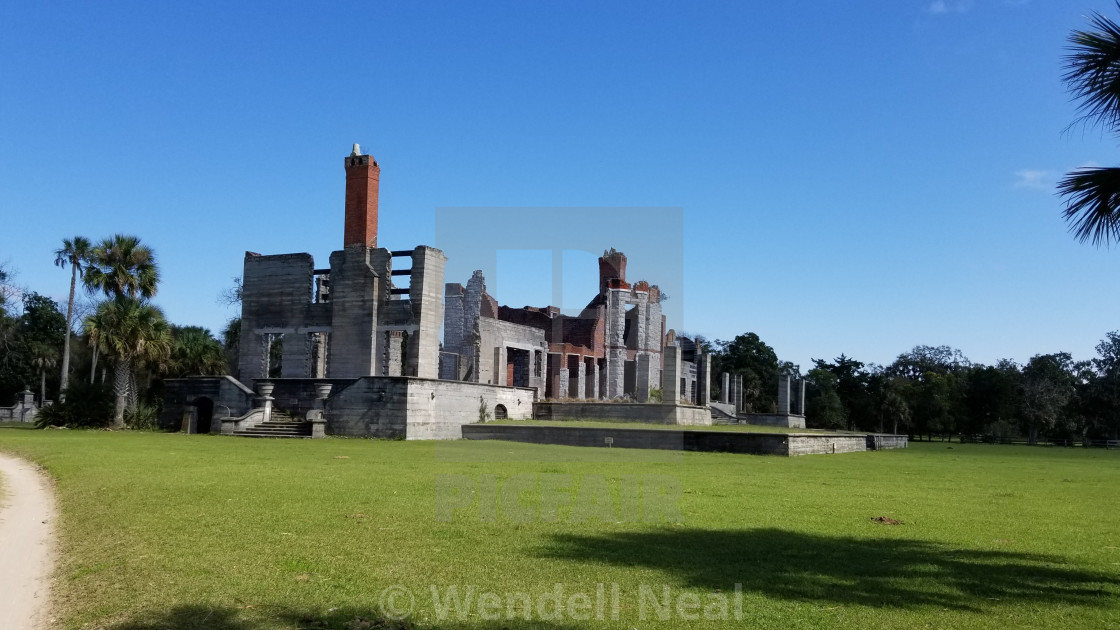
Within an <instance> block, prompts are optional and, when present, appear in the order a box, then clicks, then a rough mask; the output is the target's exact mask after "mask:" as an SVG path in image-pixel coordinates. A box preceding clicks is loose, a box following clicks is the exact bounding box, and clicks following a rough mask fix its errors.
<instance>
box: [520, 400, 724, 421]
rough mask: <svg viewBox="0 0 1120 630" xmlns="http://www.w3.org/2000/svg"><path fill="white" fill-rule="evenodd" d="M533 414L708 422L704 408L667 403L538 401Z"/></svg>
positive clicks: (709, 417) (547, 417) (543, 417)
mask: <svg viewBox="0 0 1120 630" xmlns="http://www.w3.org/2000/svg"><path fill="white" fill-rule="evenodd" d="M533 417H534V418H536V419H537V420H608V421H611V422H644V423H647V424H679V425H693V426H695V425H702V426H707V425H710V424H712V413H711V410H710V409H708V408H706V407H692V406H688V405H671V404H661V405H657V404H641V403H608V402H563V403H561V402H539V403H536V404H535V405H533Z"/></svg>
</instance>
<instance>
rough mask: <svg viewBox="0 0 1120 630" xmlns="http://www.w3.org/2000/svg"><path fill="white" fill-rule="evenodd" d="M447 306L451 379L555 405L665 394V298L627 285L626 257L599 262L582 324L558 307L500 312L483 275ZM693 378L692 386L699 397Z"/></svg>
mask: <svg viewBox="0 0 1120 630" xmlns="http://www.w3.org/2000/svg"><path fill="white" fill-rule="evenodd" d="M445 299H446V308H445V310H444V351H445V353H446V354H445V356H447V355H450V356H449V357H448V358H449V359H450V360H449V361H447V363H450V364H452V365H453V367H446V366H445V369H444V372H443V374H442V376H443V377H444V378H453V379H457V380H464V381H470V382H476V383H491V384H494V385H515V386H518V387H531V388H533V389H536V390H537V391H538V394H539V395H540V397H541V398H548V399H555V400H617V399H624V398H628V399H632V400H636V401H638V402H646V401H648V400H649V398H650V392H651V390H654V389H661V382H662V371H663V370H664V352H663V348H664V347H665V345H666V342H667V341H668V343H669V345H672V344H673V336H672V331H670V334H669V336H668V337H666V331H665V316H664V315H663V314H662V312H661V292H660V289H659V288H658V287H657V285H651V284H649V283H648V282H645V281H640V282H636V283H634V284H633V285H631V284H630V283H629V282H627V281H626V256H625V255H624V254H623V253H622V252H618V251H615V250H613V249H611V250H609V251H606V252H604V253H603V256H602V257H601V258H599V293H598V294H597V295H596V296H595V297H594V298H592V299H591V301H590V302H589V303H588V304H587V306H586V307H584V308H583V310H582V311H581V312H580V314H579V315H576V316H570V315H564V314H562V313H561V312H560V309H559V308H558V307H555V306H545V307H532V306H525V307H522V308H512V307H509V306H499V305H498V302H497V300H495V299H494V297H493V296H491V295H490V294H489V293H487V291H486V280H485V278H484V277H483V274H482V272H481V271H475V272H474V275H473V276H472V277H471V279H470V280H469V281H468V282H467V285H466V286H465V287H464V286H463V285H461V284H458V283H449V284H447V285H446V291H445ZM693 348H694V347H693ZM690 359H691V357H690ZM690 374H692V379H691V380H690V381H689V380H688V379H687V378H686V386H687V384H691V385H692V388H693V389H695V380H696V379H695V370H693V371H692V372H690ZM684 399H685V400H691V398H689V397H688V396H685V398H684Z"/></svg>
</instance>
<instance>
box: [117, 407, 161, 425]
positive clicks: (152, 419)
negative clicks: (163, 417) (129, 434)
mask: <svg viewBox="0 0 1120 630" xmlns="http://www.w3.org/2000/svg"><path fill="white" fill-rule="evenodd" d="M157 420H159V406H158V405H155V404H152V403H150V402H148V401H145V400H141V401H140V402H138V403H136V406H135V407H132V408H130V409H125V411H124V423H125V424H126V425H127V426H128V428H130V429H136V430H138V431H154V430H156V429H158V428H159V426H158V424H157Z"/></svg>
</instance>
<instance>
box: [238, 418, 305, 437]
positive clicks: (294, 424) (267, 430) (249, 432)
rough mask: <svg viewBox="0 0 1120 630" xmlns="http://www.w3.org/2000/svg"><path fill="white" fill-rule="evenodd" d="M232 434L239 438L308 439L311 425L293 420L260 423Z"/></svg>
mask: <svg viewBox="0 0 1120 630" xmlns="http://www.w3.org/2000/svg"><path fill="white" fill-rule="evenodd" d="M233 434H234V435H236V436H240V437H257V438H302V439H310V438H311V423H310V422H302V421H295V420H282V421H278V422H262V423H260V424H258V425H257V426H255V427H251V428H248V429H239V430H237V431H234V432H233Z"/></svg>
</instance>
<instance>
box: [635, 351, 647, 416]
mask: <svg viewBox="0 0 1120 630" xmlns="http://www.w3.org/2000/svg"><path fill="white" fill-rule="evenodd" d="M634 377H635V378H634V398H635V399H636V400H637V401H638V402H641V403H644V402H648V401H649V354H648V353H645V352H642V353H639V354H638V356H637V360H636V361H635V375H634Z"/></svg>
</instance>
